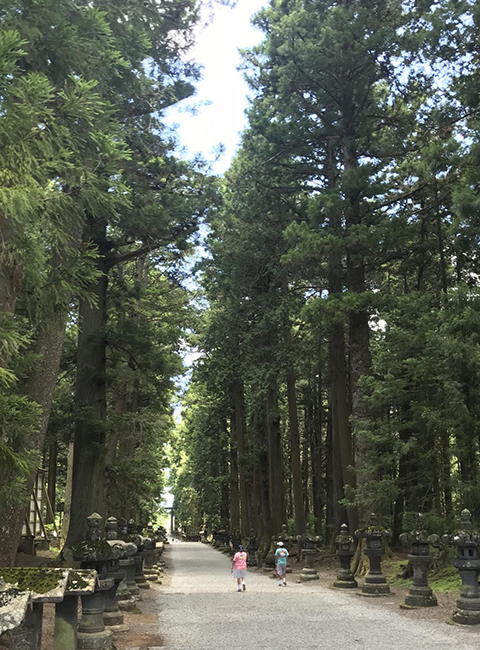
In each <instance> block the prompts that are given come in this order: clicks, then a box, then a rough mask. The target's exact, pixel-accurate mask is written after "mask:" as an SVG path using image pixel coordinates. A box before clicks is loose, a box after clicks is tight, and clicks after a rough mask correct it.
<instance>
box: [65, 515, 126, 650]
mask: <svg viewBox="0 0 480 650" xmlns="http://www.w3.org/2000/svg"><path fill="white" fill-rule="evenodd" d="M101 521H102V517H101V516H100V515H99V514H97V513H94V514H92V515H90V517H87V522H88V531H87V533H86V536H85V538H86V539H85V542H81V543H80V544H78V545H77V546H75V547H74V548H73V549H72V553H73V557H74V559H75V560H77V561H80V563H81V564H80V567H81V568H82V569H95V570H96V572H97V575H98V584H97V588H96V589H95V592H94V593H92V594H85V595H82V596H81V599H82V618H81V620H80V623H79V625H78V649H79V650H87V649H90V648H111V647H112V632H111V630H107V629H105V623H104V620H103V613H104V609H105V592H107V591H109V590H110V589H112V587H114V585H115V579H114V578H112V577H110V576H109V575H108V568H109V565H110V562H111V561H112V560H116V559H118V558H119V557H120V550H119V549H118V548H117V547H115V546H113V547H112V546H110V544H108V542H107V541H106V540H104V539H102V534H101V532H100V524H101Z"/></svg>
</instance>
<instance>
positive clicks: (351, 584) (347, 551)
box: [333, 524, 358, 589]
mask: <svg viewBox="0 0 480 650" xmlns="http://www.w3.org/2000/svg"><path fill="white" fill-rule="evenodd" d="M354 543H355V542H354V539H353V537H352V536H351V535H350V533H349V532H348V526H347V524H342V525H341V526H340V535H337V539H336V540H335V544H336V547H337V555H338V558H339V560H340V573H339V574H338V576H337V579H336V580H335V582H334V583H333V586H334V587H335V588H336V589H355V587H358V582H357V581H356V580H355V578H354V577H353V573H352V572H351V570H350V562H351V560H352V557H353V555H354V553H355V551H354Z"/></svg>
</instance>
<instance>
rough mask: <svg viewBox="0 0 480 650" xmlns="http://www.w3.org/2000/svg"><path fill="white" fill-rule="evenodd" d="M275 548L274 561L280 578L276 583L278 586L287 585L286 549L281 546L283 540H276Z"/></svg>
mask: <svg viewBox="0 0 480 650" xmlns="http://www.w3.org/2000/svg"><path fill="white" fill-rule="evenodd" d="M277 547H278V548H277V550H276V551H275V562H276V564H277V576H278V577H279V578H280V582H279V583H278V586H279V587H282V586H283V587H286V586H287V578H286V576H287V559H288V551H287V549H286V548H283V542H277Z"/></svg>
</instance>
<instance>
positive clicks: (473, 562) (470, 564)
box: [444, 510, 480, 625]
mask: <svg viewBox="0 0 480 650" xmlns="http://www.w3.org/2000/svg"><path fill="white" fill-rule="evenodd" d="M460 526H461V527H460V530H459V531H457V532H456V533H454V535H452V536H450V537H449V536H445V537H444V541H445V542H447V543H448V542H449V543H451V544H453V546H456V547H457V559H456V560H455V562H454V563H453V565H454V566H455V567H456V568H457V569H458V572H459V574H460V578H461V579H462V586H461V588H460V598H459V599H458V600H457V608H456V610H455V611H454V613H453V620H454V621H455V623H459V624H460V625H478V624H479V623H480V593H479V588H478V576H479V574H480V560H479V558H478V549H479V546H480V536H479V534H478V532H477V531H474V530H472V515H471V513H470V511H469V510H463V511H462V515H461V524H460Z"/></svg>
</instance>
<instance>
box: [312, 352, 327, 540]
mask: <svg viewBox="0 0 480 650" xmlns="http://www.w3.org/2000/svg"><path fill="white" fill-rule="evenodd" d="M315 401H316V404H315V409H314V413H315V420H314V426H313V430H312V433H313V435H312V440H311V444H312V449H311V457H312V470H313V471H312V474H313V476H312V492H313V514H314V516H315V520H316V526H315V528H316V532H317V535H320V534H321V533H322V519H323V503H324V496H323V465H322V460H323V440H322V431H323V386H322V364H321V362H320V363H319V365H318V385H317V391H316V400H315Z"/></svg>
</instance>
